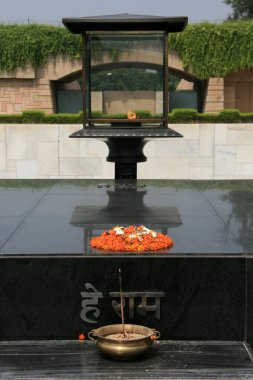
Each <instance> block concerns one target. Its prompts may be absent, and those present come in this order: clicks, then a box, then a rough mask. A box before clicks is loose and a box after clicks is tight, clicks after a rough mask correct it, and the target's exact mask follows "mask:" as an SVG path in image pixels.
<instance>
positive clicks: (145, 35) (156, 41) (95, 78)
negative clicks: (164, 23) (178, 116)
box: [84, 32, 168, 126]
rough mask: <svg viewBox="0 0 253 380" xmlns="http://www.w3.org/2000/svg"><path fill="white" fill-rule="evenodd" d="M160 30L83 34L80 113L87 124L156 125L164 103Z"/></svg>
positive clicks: (162, 118)
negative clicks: (83, 80) (84, 70)
mask: <svg viewBox="0 0 253 380" xmlns="http://www.w3.org/2000/svg"><path fill="white" fill-rule="evenodd" d="M165 38H166V37H165V33H164V32H153V33H151V32H138V33H136V32H132V33H129V32H116V33H113V34H112V33H110V32H107V33H106V32H104V33H102V32H90V33H87V34H86V35H85V57H84V59H85V67H86V72H85V83H86V91H85V93H86V97H85V99H84V100H85V115H86V122H87V123H88V124H89V125H96V124H102V123H104V124H105V125H106V124H107V125H109V126H114V125H115V126H143V125H145V126H148V125H152V126H155V125H158V126H161V125H163V123H164V122H165V118H166V113H168V110H167V107H163V104H168V102H167V100H166V99H164V98H165V96H164V94H165V91H167V88H166V87H167V86H166V83H167V81H168V78H167V75H166V72H165V70H164V60H165V48H164V47H165Z"/></svg>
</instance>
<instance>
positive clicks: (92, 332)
mask: <svg viewBox="0 0 253 380" xmlns="http://www.w3.org/2000/svg"><path fill="white" fill-rule="evenodd" d="M88 338H89V339H90V340H93V342H95V343H97V339H96V338H97V335H96V330H91V331H90V332H89V333H88Z"/></svg>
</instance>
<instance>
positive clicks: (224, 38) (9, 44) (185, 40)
mask: <svg viewBox="0 0 253 380" xmlns="http://www.w3.org/2000/svg"><path fill="white" fill-rule="evenodd" d="M252 34H253V20H248V21H225V22H224V23H222V24H217V25H216V24H210V23H200V24H191V25H188V26H187V27H186V29H185V31H183V32H182V33H171V34H170V35H169V47H170V48H171V49H174V50H175V51H176V52H177V53H178V55H179V56H180V57H181V59H182V60H183V63H184V68H185V69H186V70H187V69H189V67H191V68H192V70H193V73H194V74H195V75H196V77H198V78H199V79H207V78H209V77H224V76H225V75H226V74H228V73H230V72H233V71H238V70H240V69H244V68H249V67H253V39H252ZM58 53H62V54H66V55H68V56H69V57H71V58H75V57H76V58H77V57H80V56H81V36H80V35H75V34H71V33H70V32H68V31H67V29H65V28H62V27H55V26H49V25H37V24H36V25H32V24H30V25H0V70H1V71H4V70H7V71H12V70H14V69H16V68H17V67H25V66H26V65H27V64H31V65H37V64H40V63H43V62H46V60H47V59H48V58H49V57H50V56H53V57H54V56H56V55H57V54H58Z"/></svg>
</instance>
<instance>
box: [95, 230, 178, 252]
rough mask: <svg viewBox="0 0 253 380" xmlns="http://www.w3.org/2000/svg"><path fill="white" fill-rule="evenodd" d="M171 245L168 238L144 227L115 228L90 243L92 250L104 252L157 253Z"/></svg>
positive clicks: (171, 242)
mask: <svg viewBox="0 0 253 380" xmlns="http://www.w3.org/2000/svg"><path fill="white" fill-rule="evenodd" d="M172 245H173V240H172V239H171V238H170V237H169V236H167V235H164V234H162V233H160V232H155V231H152V230H150V229H149V228H147V227H144V226H137V227H136V226H129V227H120V226H115V227H113V228H112V229H111V230H109V231H105V232H103V233H102V235H101V236H98V237H94V238H92V239H91V241H90V246H91V247H92V248H98V249H103V250H105V251H134V252H143V251H157V250H159V249H165V248H170V247H171V246H172Z"/></svg>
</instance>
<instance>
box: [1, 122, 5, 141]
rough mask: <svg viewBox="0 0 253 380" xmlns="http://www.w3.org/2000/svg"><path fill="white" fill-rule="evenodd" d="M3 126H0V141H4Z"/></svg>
mask: <svg viewBox="0 0 253 380" xmlns="http://www.w3.org/2000/svg"><path fill="white" fill-rule="evenodd" d="M5 139H6V135H5V124H0V141H5Z"/></svg>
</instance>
